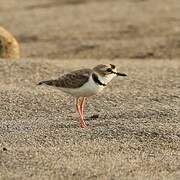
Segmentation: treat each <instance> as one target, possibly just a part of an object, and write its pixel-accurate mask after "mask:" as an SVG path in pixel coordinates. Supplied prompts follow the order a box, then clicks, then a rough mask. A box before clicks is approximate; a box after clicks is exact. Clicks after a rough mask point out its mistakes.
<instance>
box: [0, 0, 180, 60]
mask: <svg viewBox="0 0 180 180" xmlns="http://www.w3.org/2000/svg"><path fill="white" fill-rule="evenodd" d="M0 26H2V27H4V28H5V29H7V30H8V31H10V32H11V33H12V34H13V35H14V36H15V37H16V38H17V40H18V42H19V43H20V46H21V56H22V57H33V58H38V57H44V58H51V59H61V58H62V59H72V58H73V59H74V58H75V59H85V58H86V59H87V58H88V59H89V58H95V59H99V58H106V59H117V58H130V59H149V58H150V59H173V58H179V57H180V1H179V0H43V1H37V0H29V1H25V0H0Z"/></svg>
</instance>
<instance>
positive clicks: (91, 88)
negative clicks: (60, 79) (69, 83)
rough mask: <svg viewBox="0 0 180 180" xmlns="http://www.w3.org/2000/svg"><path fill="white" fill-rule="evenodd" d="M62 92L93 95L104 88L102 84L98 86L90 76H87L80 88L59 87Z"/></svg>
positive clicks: (84, 95)
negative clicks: (85, 81)
mask: <svg viewBox="0 0 180 180" xmlns="http://www.w3.org/2000/svg"><path fill="white" fill-rule="evenodd" d="M60 89H61V90H62V91H63V92H66V93H68V94H71V95H73V96H76V97H89V96H93V95H95V94H97V93H99V92H100V91H102V90H103V89H104V86H100V85H98V84H97V83H95V82H94V81H93V79H92V76H91V77H90V78H89V81H88V82H87V83H85V84H84V85H83V86H81V87H80V88H73V89H71V88H60Z"/></svg>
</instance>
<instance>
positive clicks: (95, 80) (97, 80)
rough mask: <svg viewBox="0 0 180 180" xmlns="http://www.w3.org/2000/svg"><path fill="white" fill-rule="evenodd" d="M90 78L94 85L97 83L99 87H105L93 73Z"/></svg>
mask: <svg viewBox="0 0 180 180" xmlns="http://www.w3.org/2000/svg"><path fill="white" fill-rule="evenodd" d="M92 78H93V80H94V82H95V83H97V84H99V85H101V86H106V84H104V83H102V82H101V81H100V80H99V79H98V76H97V75H96V74H95V73H93V74H92Z"/></svg>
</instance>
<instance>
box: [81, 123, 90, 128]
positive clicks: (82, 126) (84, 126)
mask: <svg viewBox="0 0 180 180" xmlns="http://www.w3.org/2000/svg"><path fill="white" fill-rule="evenodd" d="M80 127H81V128H87V127H89V124H80Z"/></svg>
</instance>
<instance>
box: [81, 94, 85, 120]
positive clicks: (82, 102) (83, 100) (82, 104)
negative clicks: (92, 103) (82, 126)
mask: <svg viewBox="0 0 180 180" xmlns="http://www.w3.org/2000/svg"><path fill="white" fill-rule="evenodd" d="M85 100H86V98H85V97H83V98H82V100H81V103H80V110H81V115H82V117H83V119H84V105H85Z"/></svg>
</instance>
